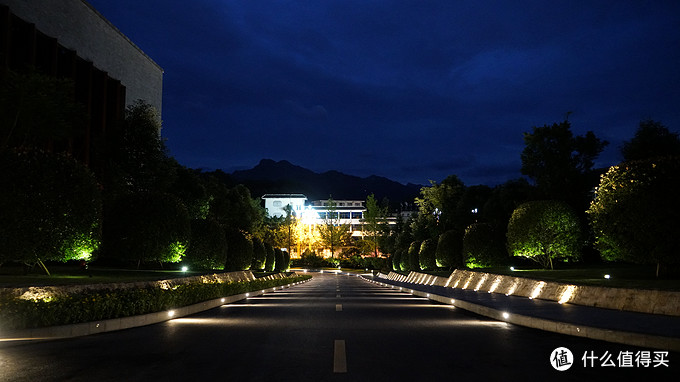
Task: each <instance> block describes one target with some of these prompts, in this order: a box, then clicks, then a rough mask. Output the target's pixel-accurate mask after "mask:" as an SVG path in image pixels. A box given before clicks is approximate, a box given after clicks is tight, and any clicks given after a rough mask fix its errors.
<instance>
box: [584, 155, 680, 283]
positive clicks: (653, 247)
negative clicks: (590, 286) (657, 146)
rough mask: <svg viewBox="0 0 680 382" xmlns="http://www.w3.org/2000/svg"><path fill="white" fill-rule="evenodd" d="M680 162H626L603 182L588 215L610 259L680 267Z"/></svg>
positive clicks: (673, 159)
mask: <svg viewBox="0 0 680 382" xmlns="http://www.w3.org/2000/svg"><path fill="white" fill-rule="evenodd" d="M679 189H680V157H677V156H675V157H663V158H655V159H647V160H641V161H632V162H625V163H622V164H620V165H618V166H613V167H611V168H610V169H609V171H608V172H607V173H606V174H605V175H604V176H603V177H602V180H601V182H600V186H599V187H598V189H597V193H596V197H595V199H594V200H593V202H592V203H591V205H590V209H589V210H588V215H589V218H590V222H591V225H592V227H593V231H594V234H595V238H596V242H595V245H596V247H597V249H598V250H599V251H600V253H601V254H602V257H603V258H605V259H606V260H623V261H630V262H633V263H640V264H645V263H647V264H650V263H651V264H657V274H658V272H659V271H660V269H659V268H661V267H662V266H665V265H669V264H680V251H679V249H680V235H678V222H679V221H680V198H678V190H679Z"/></svg>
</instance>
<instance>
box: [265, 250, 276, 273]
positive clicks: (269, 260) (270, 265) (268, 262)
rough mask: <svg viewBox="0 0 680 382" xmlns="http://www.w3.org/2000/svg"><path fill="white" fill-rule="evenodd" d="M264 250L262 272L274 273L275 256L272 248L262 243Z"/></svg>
mask: <svg viewBox="0 0 680 382" xmlns="http://www.w3.org/2000/svg"><path fill="white" fill-rule="evenodd" d="M264 249H265V251H266V258H265V262H264V271H265V272H274V266H275V265H276V254H275V252H274V247H273V246H272V245H271V244H269V243H264Z"/></svg>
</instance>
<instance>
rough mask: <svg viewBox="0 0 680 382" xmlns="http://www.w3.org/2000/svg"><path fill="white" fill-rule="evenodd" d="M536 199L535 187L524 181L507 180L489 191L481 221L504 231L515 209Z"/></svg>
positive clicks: (520, 179) (521, 179) (522, 179)
mask: <svg viewBox="0 0 680 382" xmlns="http://www.w3.org/2000/svg"><path fill="white" fill-rule="evenodd" d="M537 197H538V195H537V191H536V187H534V186H532V185H531V184H529V182H528V181H527V180H526V179H524V178H519V179H514V180H509V181H507V182H505V183H503V184H501V185H498V186H496V187H494V188H493V190H492V191H491V195H490V196H489V199H488V200H487V201H486V203H485V204H484V207H483V208H482V211H481V214H480V215H481V218H482V221H485V222H489V223H492V224H494V225H495V226H496V227H503V230H505V227H507V226H508V221H509V220H510V216H511V215H512V212H513V211H514V210H515V208H517V207H518V206H519V205H520V204H522V203H525V202H528V201H530V200H536V199H537Z"/></svg>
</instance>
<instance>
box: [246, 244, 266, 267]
mask: <svg viewBox="0 0 680 382" xmlns="http://www.w3.org/2000/svg"><path fill="white" fill-rule="evenodd" d="M266 261H267V250H266V249H265V248H264V243H263V242H262V239H260V238H259V237H253V263H252V265H251V267H250V269H252V270H254V271H261V270H263V269H264V266H265V262H266Z"/></svg>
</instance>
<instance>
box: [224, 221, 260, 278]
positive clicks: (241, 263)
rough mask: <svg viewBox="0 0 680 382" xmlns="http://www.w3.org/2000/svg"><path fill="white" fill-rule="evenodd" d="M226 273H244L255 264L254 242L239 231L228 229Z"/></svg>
mask: <svg viewBox="0 0 680 382" xmlns="http://www.w3.org/2000/svg"><path fill="white" fill-rule="evenodd" d="M226 232H227V246H228V251H227V261H226V262H225V263H224V270H226V271H243V270H246V269H248V268H250V264H251V263H252V262H253V242H252V241H251V240H250V239H249V238H248V237H246V235H244V234H243V232H241V231H239V230H237V229H227V230H226Z"/></svg>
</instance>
